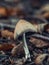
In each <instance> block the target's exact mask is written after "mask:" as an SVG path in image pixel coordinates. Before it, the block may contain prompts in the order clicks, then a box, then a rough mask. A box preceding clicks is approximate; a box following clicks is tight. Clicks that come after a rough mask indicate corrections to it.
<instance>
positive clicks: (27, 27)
mask: <svg viewBox="0 0 49 65" xmlns="http://www.w3.org/2000/svg"><path fill="white" fill-rule="evenodd" d="M46 24H47V23H42V24H38V25H34V24H31V23H30V22H28V21H26V20H19V22H18V23H17V24H16V27H15V31H14V38H15V39H16V38H17V37H18V36H20V35H21V34H22V33H24V32H27V31H33V32H40V31H42V30H43V28H44V26H45V25H46Z"/></svg>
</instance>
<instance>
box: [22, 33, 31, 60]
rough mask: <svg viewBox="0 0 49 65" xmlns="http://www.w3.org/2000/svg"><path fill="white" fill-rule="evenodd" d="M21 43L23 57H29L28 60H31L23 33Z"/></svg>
mask: <svg viewBox="0 0 49 65" xmlns="http://www.w3.org/2000/svg"><path fill="white" fill-rule="evenodd" d="M23 43H24V45H23V48H24V51H25V58H26V60H27V59H29V61H31V58H30V52H29V49H28V46H27V43H26V39H25V33H24V34H23Z"/></svg>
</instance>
